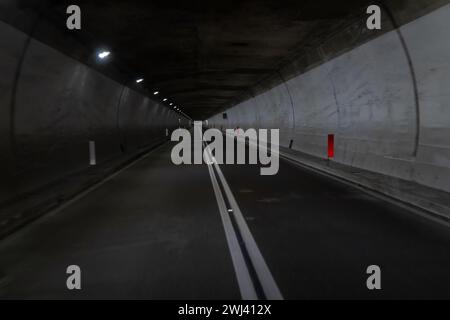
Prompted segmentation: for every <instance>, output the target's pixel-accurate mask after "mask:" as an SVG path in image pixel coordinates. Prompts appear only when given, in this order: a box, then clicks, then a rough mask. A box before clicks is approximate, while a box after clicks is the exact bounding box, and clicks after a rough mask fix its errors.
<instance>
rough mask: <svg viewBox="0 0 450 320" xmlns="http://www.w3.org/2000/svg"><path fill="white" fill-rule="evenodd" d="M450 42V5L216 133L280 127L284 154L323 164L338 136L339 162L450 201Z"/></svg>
mask: <svg viewBox="0 0 450 320" xmlns="http://www.w3.org/2000/svg"><path fill="white" fill-rule="evenodd" d="M402 37H403V41H404V43H402ZM449 39H450V5H445V6H443V7H441V8H439V9H438V10H435V11H433V12H431V13H429V14H427V15H425V16H422V17H420V18H418V19H416V20H414V21H412V22H410V23H407V24H405V25H403V26H402V27H400V28H399V29H396V30H393V31H390V32H387V33H385V34H383V35H381V36H380V37H378V38H376V39H374V40H371V41H369V42H366V43H364V44H362V45H360V46H358V47H356V48H353V49H352V50H350V51H347V52H346V53H343V54H341V55H340V56H338V57H335V58H333V59H332V60H329V61H327V62H325V63H323V64H322V65H319V66H317V67H314V68H313V69H311V70H309V71H307V72H306V73H303V74H300V75H298V76H296V77H294V78H292V79H289V80H287V81H284V82H283V83H281V84H280V85H278V86H276V87H274V88H272V89H270V90H268V91H266V92H264V93H262V94H260V95H257V96H255V97H253V98H251V99H249V100H247V101H244V102H242V103H239V104H238V105H236V106H234V107H232V108H230V109H228V110H226V111H224V112H226V113H227V119H224V118H223V115H222V113H220V114H217V115H216V116H214V117H211V118H210V119H208V124H209V125H210V126H214V127H216V128H223V129H225V128H235V127H237V126H239V127H241V128H243V129H246V128H277V129H280V144H281V146H284V147H288V146H289V143H290V141H291V140H293V144H292V148H293V149H295V150H298V151H302V152H304V153H307V154H310V155H314V156H317V157H321V158H326V157H327V135H328V134H335V144H336V145H335V159H334V161H336V162H339V163H343V164H346V165H349V166H353V167H356V168H363V169H367V170H370V171H374V172H377V173H381V174H385V175H389V176H394V177H397V178H401V179H406V180H409V181H414V182H417V183H420V184H423V185H426V186H429V187H433V188H437V189H440V190H444V191H447V192H450V104H449V99H450V86H449V85H448V83H449V82H450V41H449ZM408 55H409V57H410V59H409V58H408ZM280 76H281V75H280Z"/></svg>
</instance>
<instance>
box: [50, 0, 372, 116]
mask: <svg viewBox="0 0 450 320" xmlns="http://www.w3.org/2000/svg"><path fill="white" fill-rule="evenodd" d="M364 3H365V1H351V0H347V1H336V0H334V1H325V0H312V1H309V0H295V1H280V0H266V1H261V0H260V1H256V0H252V1H230V0H228V1H219V0H214V1H213V0H209V1H171V0H164V1H131V0H127V1H125V0H124V1H92V0H89V1H86V0H81V1H70V2H68V1H49V2H48V4H47V5H46V6H45V8H44V9H43V10H44V11H45V14H46V15H49V16H53V17H58V18H57V19H56V20H55V21H60V22H59V23H60V24H61V27H62V28H65V19H66V17H67V15H66V13H65V11H66V7H67V5H68V4H77V5H79V6H80V7H81V9H82V30H81V31H77V32H78V35H77V36H78V37H80V38H85V39H89V41H90V42H91V44H92V46H93V47H95V46H97V47H98V48H100V47H107V48H109V49H110V50H111V52H112V54H113V55H112V57H114V62H115V63H119V64H121V65H123V66H124V67H126V69H127V70H129V72H130V73H134V74H135V75H136V77H143V78H145V81H144V82H143V83H142V86H145V87H146V88H147V89H148V90H150V92H152V91H153V90H158V91H159V92H160V93H161V94H160V95H159V97H160V98H163V97H166V98H168V99H169V100H170V101H173V102H174V103H175V104H176V105H178V106H179V107H180V108H181V109H182V110H183V111H184V112H185V113H186V114H188V115H190V116H191V117H192V118H207V117H208V116H210V115H213V114H215V113H216V112H218V111H219V110H222V109H223V108H224V107H227V106H229V104H230V102H231V101H232V100H233V98H235V97H236V96H238V95H240V94H241V92H243V91H245V90H247V89H248V88H250V87H251V86H253V85H254V84H255V83H257V82H258V81H260V80H261V79H263V78H264V77H267V76H268V75H270V74H271V73H274V72H275V71H276V70H277V69H278V68H279V67H280V65H281V63H283V62H284V61H285V60H286V59H287V58H288V57H290V56H293V55H295V53H296V51H298V50H299V48H301V47H302V46H307V45H309V43H310V42H311V41H313V40H314V39H315V40H317V38H318V37H319V38H320V37H323V36H326V35H327V34H328V33H329V32H331V30H332V29H333V28H335V27H336V24H337V23H345V21H346V20H348V19H349V17H351V16H352V15H355V14H361V13H364V8H363V5H364ZM41 10H42V7H41Z"/></svg>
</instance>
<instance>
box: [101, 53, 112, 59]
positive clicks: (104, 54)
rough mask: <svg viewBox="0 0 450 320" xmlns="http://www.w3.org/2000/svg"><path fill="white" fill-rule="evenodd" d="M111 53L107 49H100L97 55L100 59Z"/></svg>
mask: <svg viewBox="0 0 450 320" xmlns="http://www.w3.org/2000/svg"><path fill="white" fill-rule="evenodd" d="M110 54H111V52H109V51H101V52H99V54H98V57H99V58H100V59H105V58H106V57H107V56H109V55H110Z"/></svg>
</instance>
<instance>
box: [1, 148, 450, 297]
mask: <svg viewBox="0 0 450 320" xmlns="http://www.w3.org/2000/svg"><path fill="white" fill-rule="evenodd" d="M172 146H173V144H171V143H167V144H165V145H163V146H162V147H160V148H158V149H157V150H154V151H152V152H150V153H149V154H148V155H147V156H146V157H145V158H143V159H141V160H140V161H138V162H137V163H136V164H134V165H132V166H131V167H129V168H127V169H126V170H124V171H122V172H120V173H119V174H118V175H116V176H114V177H113V178H112V179H110V180H108V181H107V182H105V183H103V184H102V185H101V186H99V187H98V188H96V189H95V190H93V191H91V192H89V193H88V194H86V195H85V196H84V197H82V198H81V199H78V200H77V201H75V202H74V203H71V204H70V205H68V206H66V207H65V208H63V209H61V210H57V211H55V212H51V213H49V214H48V215H45V216H43V217H42V218H40V219H39V220H37V221H35V222H33V223H31V224H30V225H28V226H26V227H25V228H23V229H21V230H19V231H18V232H16V233H15V234H13V235H11V236H9V237H8V238H6V239H4V240H2V241H1V242H0V298H3V299H5V298H6V299H14V298H64V299H72V298H73V299H78V298H88V299H94V298H96V299H97V298H135V299H240V298H245V297H249V296H251V295H252V294H254V295H256V297H257V298H261V299H264V298H274V297H275V298H284V299H314V298H326V299H335V298H338V299H346V298H364V299H390V298H450V272H449V270H450V250H449V249H450V230H449V229H448V227H446V226H443V225H440V224H438V223H435V222H432V221H429V220H427V219H425V218H422V217H419V216H417V215H415V214H414V213H412V212H408V211H406V210H405V209H400V208H397V207H395V206H393V205H391V204H388V203H384V202H382V201H381V200H377V199H376V198H373V197H372V196H369V195H367V194H365V193H363V192H362V191H359V190H357V189H354V188H352V187H351V186H348V185H344V184H341V183H339V182H336V181H334V180H331V179H328V178H326V177H323V176H320V175H317V174H315V173H313V172H310V171H308V170H307V169H303V168H301V167H298V166H296V165H295V164H291V163H289V162H286V161H284V160H280V169H279V173H278V174H277V175H274V176H261V175H260V174H259V168H260V167H259V166H258V165H221V166H220V169H217V168H216V166H214V165H210V166H208V165H206V164H203V165H180V166H176V165H174V164H172V162H171V159H170V152H171V147H172ZM219 171H220V173H219ZM221 174H222V177H221ZM214 180H216V182H214ZM227 187H228V188H229V190H228V191H231V194H232V195H231V196H230V194H229V193H227V190H226V189H227ZM221 201H222V202H221ZM227 212H228V214H229V216H228V215H227ZM252 241H253V242H252ZM230 249H231V250H230ZM69 265H78V266H79V267H80V269H81V286H82V287H81V290H68V289H67V287H66V279H67V277H68V276H69V275H68V274H66V268H67V267H68V266H69ZM370 265H377V266H379V267H380V270H381V278H380V279H381V290H369V289H368V288H367V285H366V280H367V278H368V277H369V275H368V274H367V273H366V269H367V267H368V266H370ZM277 290H278V291H277ZM277 295H278V296H277Z"/></svg>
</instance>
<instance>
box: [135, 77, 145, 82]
mask: <svg viewBox="0 0 450 320" xmlns="http://www.w3.org/2000/svg"><path fill="white" fill-rule="evenodd" d="M142 81H144V79H143V78H139V79H137V80H136V83H141V82H142Z"/></svg>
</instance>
